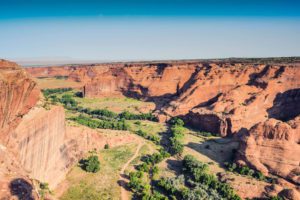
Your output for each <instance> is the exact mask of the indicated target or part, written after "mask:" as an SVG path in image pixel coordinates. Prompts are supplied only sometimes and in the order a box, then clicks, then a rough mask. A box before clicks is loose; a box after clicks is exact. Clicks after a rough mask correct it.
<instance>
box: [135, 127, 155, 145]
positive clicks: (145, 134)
mask: <svg viewBox="0 0 300 200" xmlns="http://www.w3.org/2000/svg"><path fill="white" fill-rule="evenodd" d="M135 134H137V135H139V136H141V137H143V138H145V139H147V140H150V141H152V142H153V143H154V144H157V145H159V143H160V138H159V137H158V136H156V135H151V134H147V133H146V132H145V131H142V130H138V131H135Z"/></svg>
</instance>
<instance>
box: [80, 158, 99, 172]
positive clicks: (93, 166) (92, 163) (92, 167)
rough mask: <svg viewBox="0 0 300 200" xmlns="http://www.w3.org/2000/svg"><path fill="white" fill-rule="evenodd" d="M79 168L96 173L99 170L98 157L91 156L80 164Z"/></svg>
mask: <svg viewBox="0 0 300 200" xmlns="http://www.w3.org/2000/svg"><path fill="white" fill-rule="evenodd" d="M80 164H81V168H82V169H83V170H85V171H87V172H92V173H96V172H98V171H99V170H100V161H99V159H98V156H96V155H92V156H89V157H88V158H87V159H85V160H81V162H80Z"/></svg>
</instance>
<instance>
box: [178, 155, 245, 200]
mask: <svg viewBox="0 0 300 200" xmlns="http://www.w3.org/2000/svg"><path fill="white" fill-rule="evenodd" d="M182 164H183V171H184V173H185V175H186V178H187V179H188V180H187V182H188V183H189V185H190V187H191V188H192V189H191V191H190V192H189V193H188V194H187V195H188V196H190V195H194V194H198V193H199V195H200V194H202V193H203V192H205V191H206V194H207V195H208V196H211V195H214V196H215V197H214V199H222V198H225V199H232V200H240V199H241V198H240V197H239V196H238V195H237V194H235V192H234V190H233V189H232V188H231V187H230V186H229V185H228V184H226V183H222V182H220V181H219V180H218V179H217V178H216V177H215V176H214V175H212V174H209V172H208V169H209V167H208V165H207V164H205V163H202V162H200V161H198V160H197V159H196V158H194V157H193V156H191V155H187V156H185V157H184V159H183V161H182ZM199 191H201V192H199ZM203 195H205V194H203ZM183 196H184V194H183ZM188 196H187V197H188ZM217 196H219V197H220V198H217ZM187 197H186V196H184V199H190V198H187ZM200 197H201V196H200ZM204 197H205V196H204ZM202 198H203V197H201V198H198V199H202Z"/></svg>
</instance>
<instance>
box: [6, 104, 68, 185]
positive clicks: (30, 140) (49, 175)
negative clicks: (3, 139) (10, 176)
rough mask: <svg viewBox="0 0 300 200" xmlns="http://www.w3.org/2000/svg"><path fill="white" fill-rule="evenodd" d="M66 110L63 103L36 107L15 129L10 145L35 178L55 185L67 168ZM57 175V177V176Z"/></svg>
mask: <svg viewBox="0 0 300 200" xmlns="http://www.w3.org/2000/svg"><path fill="white" fill-rule="evenodd" d="M65 133H66V130H65V114H64V109H63V108H62V107H52V108H51V109H50V110H45V109H44V108H34V109H32V110H31V111H30V112H29V113H28V114H27V115H26V116H24V118H23V119H22V121H21V123H20V124H19V125H18V126H17V128H16V129H15V130H14V131H13V132H12V134H11V137H10V139H9V143H8V145H7V147H8V148H10V149H13V150H14V152H17V154H16V155H17V157H18V158H19V160H20V163H21V165H22V167H23V169H24V170H25V171H27V172H28V174H29V175H30V177H31V178H34V179H37V180H39V181H41V182H46V183H49V186H50V187H51V188H53V187H54V186H56V185H57V184H58V183H59V182H60V181H61V180H62V179H63V178H64V175H65V174H66V172H67V168H66V166H67V165H68V160H69V159H68V154H67V151H66V148H65V144H64V142H65ZM53 177H55V179H54V178H53Z"/></svg>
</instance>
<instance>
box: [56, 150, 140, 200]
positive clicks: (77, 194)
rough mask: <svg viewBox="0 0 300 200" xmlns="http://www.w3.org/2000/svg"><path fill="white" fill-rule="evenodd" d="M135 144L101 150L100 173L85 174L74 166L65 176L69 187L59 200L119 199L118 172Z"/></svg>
mask: <svg viewBox="0 0 300 200" xmlns="http://www.w3.org/2000/svg"><path fill="white" fill-rule="evenodd" d="M135 149H136V144H129V145H124V146H120V147H115V148H112V149H107V150H102V151H101V152H100V153H99V154H98V155H99V160H100V171H99V172H97V173H95V174H94V173H87V172H85V171H83V170H82V169H81V168H80V167H78V166H75V167H74V168H73V169H72V170H71V171H70V172H69V173H68V175H67V178H66V180H65V181H66V182H67V184H68V185H69V188H68V190H67V191H65V192H64V193H63V195H62V197H60V199H61V200H106V199H115V200H117V199H119V197H120V186H119V185H118V179H119V176H118V174H119V171H120V169H121V167H122V166H123V165H124V163H126V161H127V160H128V159H129V158H130V157H131V156H132V155H133V154H134V151H135Z"/></svg>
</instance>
